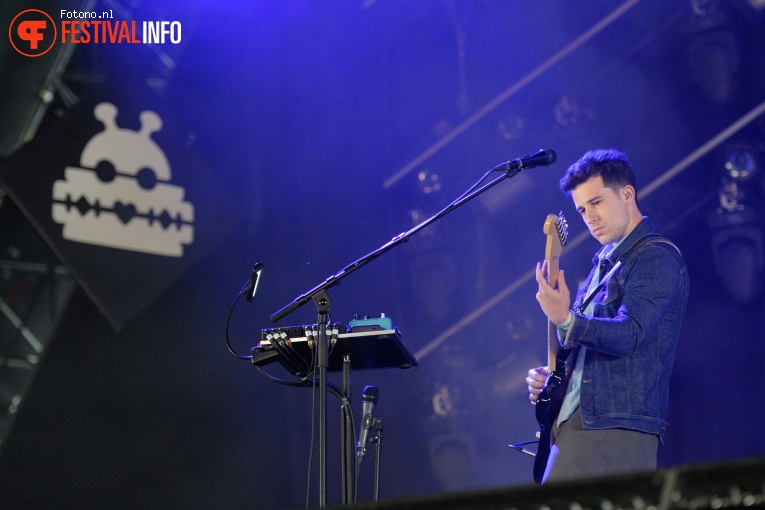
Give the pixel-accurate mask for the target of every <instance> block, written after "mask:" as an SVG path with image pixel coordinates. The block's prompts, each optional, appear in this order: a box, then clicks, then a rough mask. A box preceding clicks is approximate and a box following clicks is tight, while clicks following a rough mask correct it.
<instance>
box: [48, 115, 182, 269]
mask: <svg viewBox="0 0 765 510" xmlns="http://www.w3.org/2000/svg"><path fill="white" fill-rule="evenodd" d="M93 114H94V116H95V118H97V119H98V120H100V121H101V122H102V123H103V125H104V127H105V128H106V129H105V130H104V131H102V132H100V133H98V134H96V135H95V136H94V137H93V138H92V139H91V140H90V141H88V143H87V144H86V145H85V148H84V149H83V151H82V155H81V157H80V166H81V167H82V168H75V167H67V168H66V170H65V173H64V179H63V180H58V181H56V182H55V183H54V184H53V220H54V221H56V222H57V223H61V224H63V226H64V227H63V233H62V236H63V237H64V239H68V240H70V241H75V242H79V243H87V244H94V245H98V246H106V247H110V248H118V249H123V250H131V251H138V252H143V253H151V254H155V255H165V256H170V257H182V256H183V245H184V244H191V243H192V242H193V240H194V230H193V221H194V206H193V204H191V203H189V202H185V201H184V199H183V198H184V189H183V188H181V187H180V186H175V185H173V184H169V182H168V181H170V165H169V164H168V161H167V158H166V157H165V153H164V152H163V151H162V149H160V147H159V146H158V145H157V144H156V143H154V141H153V140H152V139H151V134H152V133H154V132H156V131H159V130H160V129H161V127H162V120H161V119H160V118H159V116H158V115H157V114H156V113H154V112H152V111H144V112H142V113H141V115H140V119H141V129H140V130H139V131H131V130H129V129H120V128H119V127H118V126H117V124H116V117H117V107H116V106H114V105H113V104H111V103H100V104H99V105H97V106H96V107H95V108H94V110H93Z"/></svg>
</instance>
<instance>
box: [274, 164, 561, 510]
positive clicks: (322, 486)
mask: <svg viewBox="0 0 765 510" xmlns="http://www.w3.org/2000/svg"><path fill="white" fill-rule="evenodd" d="M556 159H557V155H556V154H555V151H552V150H540V151H538V152H536V153H534V154H530V155H528V156H524V157H522V158H518V159H514V160H512V161H506V162H504V163H500V164H499V165H497V166H496V167H494V168H492V169H491V170H490V171H489V172H487V173H486V174H485V175H484V176H483V178H481V180H479V181H478V182H477V183H476V184H475V185H473V187H471V188H470V189H469V190H468V191H466V192H465V193H463V194H462V195H460V197H459V198H457V199H456V200H454V201H453V202H452V203H450V204H449V205H447V206H446V207H444V208H443V209H441V210H440V211H439V212H437V213H436V214H434V215H433V216H431V217H430V218H428V219H427V220H425V221H423V222H422V223H420V224H419V225H417V226H415V227H414V228H412V229H410V230H408V231H406V232H402V233H400V234H399V235H397V236H396V237H394V238H393V239H391V240H390V241H388V242H387V243H385V244H384V245H382V246H380V247H379V248H377V249H376V250H374V251H372V252H370V253H368V254H367V255H365V256H363V257H361V258H360V259H358V260H356V261H355V262H352V263H350V264H348V265H347V266H345V267H344V268H343V269H341V270H340V271H338V272H337V273H335V274H334V275H331V276H330V277H329V278H327V279H326V280H324V281H323V282H322V283H320V284H319V285H317V286H315V287H314V288H312V289H311V290H309V291H307V292H305V293H304V294H301V295H300V296H298V297H297V298H295V299H294V300H293V301H292V302H291V303H290V304H288V305H287V306H285V307H283V308H282V309H281V310H278V311H276V312H274V313H273V314H272V315H271V321H272V322H277V321H279V320H280V319H283V318H284V317H286V316H287V315H289V314H290V313H292V312H294V311H295V310H297V309H298V308H300V307H301V306H303V305H305V304H306V303H308V301H313V303H314V304H315V305H316V309H317V311H318V314H319V316H318V335H317V339H316V342H317V356H318V358H319V359H318V363H317V368H316V370H317V371H318V374H317V379H318V381H319V507H320V508H324V507H325V506H326V504H327V452H326V450H327V430H326V429H327V364H328V360H327V316H328V314H329V308H330V305H331V302H330V299H329V295H328V294H327V290H329V289H331V288H332V287H335V286H337V285H338V284H339V283H340V281H341V280H342V279H343V278H345V277H346V276H348V275H349V274H351V273H353V272H354V271H356V270H357V269H360V268H361V267H363V266H365V265H366V264H368V263H369V262H372V261H373V260H374V259H376V258H377V257H379V256H381V255H382V254H384V253H386V252H388V251H390V250H392V249H393V248H394V247H396V246H398V245H399V244H401V243H404V242H406V241H408V240H409V238H410V237H411V236H412V235H414V234H416V233H417V232H419V231H420V230H422V229H424V228H425V227H427V226H428V225H430V224H431V223H433V222H435V221H436V220H438V219H439V218H441V217H442V216H445V215H446V214H448V213H449V212H451V211H453V210H454V209H456V208H457V207H459V206H461V205H462V204H464V203H466V202H468V201H470V200H471V199H473V198H475V197H476V196H478V195H480V194H481V193H483V192H484V191H486V190H488V189H489V188H491V187H493V186H495V185H496V184H498V183H499V182H500V181H503V180H505V179H509V178H511V177H514V176H515V175H517V174H518V173H519V172H520V171H521V170H524V169H527V168H533V167H535V166H548V165H551V164H552V163H554V162H555V160H556ZM493 172H502V175H500V176H499V177H497V178H496V179H494V180H492V181H490V182H488V183H487V184H485V185H483V186H482V187H480V188H478V185H479V184H480V183H481V182H482V181H483V180H484V179H485V178H486V177H487V176H488V175H489V174H490V173H493ZM476 188H477V189H476Z"/></svg>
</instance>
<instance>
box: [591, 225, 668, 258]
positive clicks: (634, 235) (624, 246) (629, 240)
mask: <svg viewBox="0 0 765 510" xmlns="http://www.w3.org/2000/svg"><path fill="white" fill-rule="evenodd" d="M652 232H656V225H654V223H653V222H652V221H651V220H650V219H649V218H648V216H643V219H642V220H641V221H640V223H638V224H637V225H636V226H635V228H633V229H632V232H630V233H629V234H627V237H626V238H625V239H624V241H622V242H621V243H619V246H617V247H616V249H614V250H613V251H612V252H611V253H609V254H608V257H606V258H607V259H608V261H609V262H610V263H611V264H612V265H613V264H615V263H616V261H617V260H618V259H619V257H621V256H622V254H623V253H624V252H626V251H627V250H629V249H630V248H631V247H632V245H633V244H635V242H637V240H638V239H640V238H641V237H643V236H645V235H646V234H650V233H652ZM606 248H607V246H603V247H601V248H600V249H599V250H598V252H597V253H596V254H595V257H593V259H592V263H593V264H597V263H598V258H599V255H600V253H601V252H602V251H603V250H605V249H606Z"/></svg>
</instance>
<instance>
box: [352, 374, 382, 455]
mask: <svg viewBox="0 0 765 510" xmlns="http://www.w3.org/2000/svg"><path fill="white" fill-rule="evenodd" d="M378 396H379V392H378V391H377V387H376V386H365V387H364V392H363V393H362V394H361V400H362V402H363V405H362V409H361V410H362V412H361V414H362V416H363V418H362V420H361V430H360V431H359V442H358V443H357V444H356V457H357V458H358V459H361V458H362V457H363V456H364V453H366V449H367V441H369V430H370V429H371V428H372V424H373V423H374V416H372V413H374V410H375V405H377V399H378Z"/></svg>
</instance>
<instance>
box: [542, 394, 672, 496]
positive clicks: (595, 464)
mask: <svg viewBox="0 0 765 510" xmlns="http://www.w3.org/2000/svg"><path fill="white" fill-rule="evenodd" d="M551 434H552V440H551V443H552V446H551V448H550V457H549V459H548V461H547V469H546V470H545V474H544V478H543V479H542V483H547V482H556V481H562V480H574V479H577V478H590V477H597V476H607V475H612V474H617V473H628V472H636V471H650V470H654V469H656V452H657V450H658V447H659V437H658V436H655V435H653V434H645V433H643V432H638V431H635V430H627V429H598V430H593V429H585V428H584V427H583V426H582V410H581V408H578V409H577V410H576V411H574V414H573V415H571V418H569V419H568V420H566V421H565V422H563V425H561V426H560V427H558V425H557V423H556V424H555V425H554V426H553V429H552V431H551Z"/></svg>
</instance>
